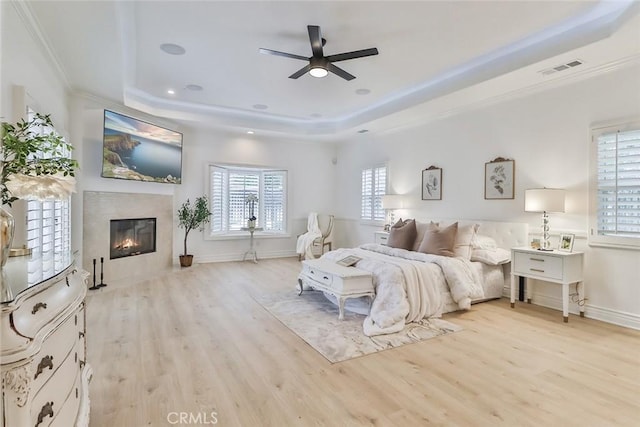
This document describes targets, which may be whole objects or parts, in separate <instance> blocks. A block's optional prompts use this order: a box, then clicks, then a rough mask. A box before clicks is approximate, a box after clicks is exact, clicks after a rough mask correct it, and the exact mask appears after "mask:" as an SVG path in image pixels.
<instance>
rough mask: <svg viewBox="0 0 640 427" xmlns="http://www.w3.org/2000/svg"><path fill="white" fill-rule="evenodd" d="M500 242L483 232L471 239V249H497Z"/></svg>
mask: <svg viewBox="0 0 640 427" xmlns="http://www.w3.org/2000/svg"><path fill="white" fill-rule="evenodd" d="M497 248H498V244H497V243H496V241H495V240H493V238H491V237H489V236H483V235H482V234H475V235H474V236H473V239H472V240H471V249H490V250H493V249H497Z"/></svg>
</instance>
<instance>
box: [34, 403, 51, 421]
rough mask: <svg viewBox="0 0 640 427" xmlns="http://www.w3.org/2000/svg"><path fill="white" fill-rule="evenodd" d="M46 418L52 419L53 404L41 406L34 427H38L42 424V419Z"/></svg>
mask: <svg viewBox="0 0 640 427" xmlns="http://www.w3.org/2000/svg"><path fill="white" fill-rule="evenodd" d="M46 416H50V417H51V418H53V402H47V403H45V404H44V405H42V409H40V413H39V414H38V422H37V423H36V427H38V426H39V425H40V424H41V423H42V420H44V417H46Z"/></svg>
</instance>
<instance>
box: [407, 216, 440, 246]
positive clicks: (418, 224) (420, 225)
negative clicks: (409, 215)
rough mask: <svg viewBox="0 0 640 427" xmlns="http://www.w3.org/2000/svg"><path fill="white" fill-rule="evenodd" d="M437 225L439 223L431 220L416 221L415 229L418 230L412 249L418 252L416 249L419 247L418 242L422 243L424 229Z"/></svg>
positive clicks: (436, 226)
mask: <svg viewBox="0 0 640 427" xmlns="http://www.w3.org/2000/svg"><path fill="white" fill-rule="evenodd" d="M438 225H439V223H437V222H433V221H429V222H420V221H416V230H417V231H418V233H417V235H416V241H415V242H414V243H413V249H412V250H414V251H416V252H418V249H420V243H422V239H424V233H426V231H427V230H428V229H431V228H432V227H435V228H438Z"/></svg>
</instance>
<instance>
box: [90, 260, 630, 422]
mask: <svg viewBox="0 0 640 427" xmlns="http://www.w3.org/2000/svg"><path fill="white" fill-rule="evenodd" d="M299 270H300V263H299V262H298V261H297V260H296V259H294V258H291V259H289V258H287V259H277V260H261V261H260V263H259V264H253V263H251V262H245V263H241V262H231V263H215V264H201V265H196V266H194V267H192V268H191V269H186V270H182V271H176V272H173V273H170V274H167V275H164V276H163V277H161V278H157V279H154V280H149V281H143V282H139V283H136V284H132V285H131V286H126V287H113V286H112V287H107V288H104V289H103V290H100V291H96V293H90V295H89V297H88V299H87V322H88V323H87V330H88V333H87V337H88V358H89V363H91V365H92V366H93V369H94V376H93V380H92V382H91V389H90V397H91V426H92V427H102V426H104V427H113V426H118V427H138V426H171V425H219V426H251V427H253V426H291V425H298V426H307V425H318V426H323V425H324V426H360V425H377V426H426V425H441V426H499V425H504V426H549V427H551V426H558V425H564V426H574V425H575V426H637V425H639V422H640V332H639V331H634V330H630V329H625V328H621V327H616V326H613V325H610V324H606V323H602V322H598V321H594V320H590V319H583V318H579V317H577V316H570V320H569V323H568V324H565V323H563V322H562V316H561V313H560V312H558V311H555V310H549V309H544V308H541V307H536V306H533V305H526V304H522V303H519V304H518V305H517V306H516V309H515V310H513V309H510V308H509V304H508V301H507V300H505V299H503V300H498V301H493V302H488V303H483V304H479V305H475V306H473V307H472V309H471V310H470V311H468V312H461V313H454V314H448V315H445V317H444V318H445V319H447V320H450V321H452V322H454V323H456V324H458V325H460V326H462V327H463V328H464V330H463V331H461V332H458V333H454V334H449V335H447V336H443V337H438V338H434V339H431V340H428V341H423V342H419V343H415V344H411V345H406V346H403V347H399V348H396V349H391V350H386V351H383V352H380V353H376V354H372V355H368V356H364V357H360V358H357V359H352V360H348V361H345V362H341V363H336V364H331V363H329V362H328V361H327V360H326V359H324V357H322V356H321V355H320V354H319V353H317V352H316V351H315V350H314V349H313V348H311V347H310V346H309V345H307V344H306V343H305V342H304V341H302V340H301V339H300V338H299V337H298V336H297V335H295V334H294V333H293V332H291V331H290V330H289V329H288V328H287V327H285V326H284V325H283V324H281V323H280V322H279V321H278V320H277V319H275V318H274V317H273V316H272V315H271V314H270V313H269V312H267V311H266V310H265V309H264V308H263V307H262V306H260V305H259V304H258V303H257V302H255V301H254V299H253V298H252V296H255V295H259V294H261V293H266V292H271V291H273V290H276V289H282V288H291V289H293V288H294V286H295V280H296V277H297V275H298V272H299ZM107 282H108V281H107ZM180 412H183V413H186V414H187V415H186V416H190V417H191V418H190V419H188V418H183V421H190V422H191V424H185V423H183V424H180V423H178V422H177V421H178V420H179V416H180V414H179V413H180ZM212 412H214V414H213V416H212V414H211V413H212ZM184 416H185V415H183V417H184ZM198 420H199V421H200V422H199V423H197V421H198ZM214 421H217V424H214Z"/></svg>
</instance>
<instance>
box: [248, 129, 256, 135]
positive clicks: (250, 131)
mask: <svg viewBox="0 0 640 427" xmlns="http://www.w3.org/2000/svg"><path fill="white" fill-rule="evenodd" d="M247 133H248V134H249V135H253V134H254V133H255V132H254V131H252V130H248V131H247Z"/></svg>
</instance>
